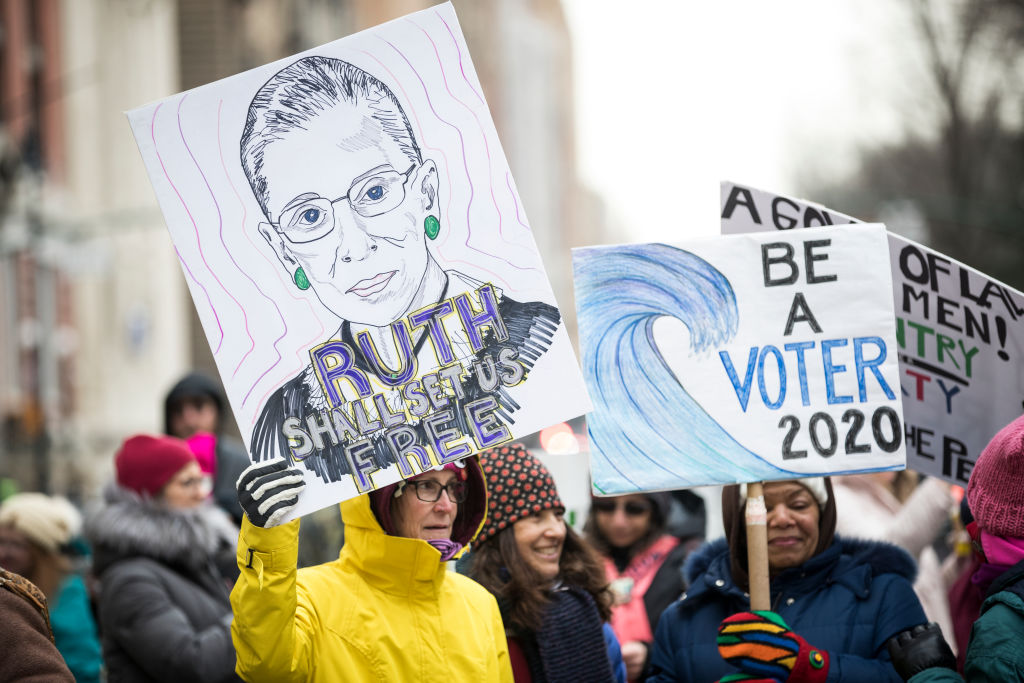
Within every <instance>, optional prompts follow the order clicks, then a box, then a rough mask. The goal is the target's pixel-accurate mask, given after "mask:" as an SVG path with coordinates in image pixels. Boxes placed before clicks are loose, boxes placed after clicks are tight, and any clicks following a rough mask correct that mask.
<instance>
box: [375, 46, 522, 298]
mask: <svg viewBox="0 0 1024 683" xmlns="http://www.w3.org/2000/svg"><path fill="white" fill-rule="evenodd" d="M381 40H384V42H385V43H387V44H388V45H389V46H390V47H391V49H392V50H394V51H395V53H396V54H398V56H399V57H401V58H402V59H403V60H404V61H405V63H406V64H407V65H408V67H409V69H410V70H411V71H412V73H413V75H414V76H416V79H417V80H418V81H419V82H420V85H421V86H422V87H423V92H424V96H425V97H426V99H427V105H428V106H429V107H430V111H431V112H433V114H434V116H435V117H436V118H437V120H438V121H440V122H441V123H443V124H445V125H447V126H450V127H451V128H453V129H454V130H455V132H456V134H458V136H459V145H460V152H461V154H462V166H463V169H464V170H465V173H466V177H467V178H471V176H470V173H469V160H468V159H467V158H466V140H465V138H464V137H463V135H462V130H461V129H459V127H458V126H456V125H455V124H453V123H452V122H451V121H448V120H447V119H445V118H443V117H442V116H441V115H440V114H439V113H438V112H437V109H436V108H435V107H434V102H433V99H432V98H431V97H430V91H429V90H428V88H427V84H426V83H425V82H424V80H423V77H422V76H420V73H419V71H417V70H416V67H414V66H413V64H412V62H411V61H410V60H409V58H408V57H406V56H405V54H404V53H403V52H402V51H401V50H399V49H398V48H397V47H395V45H394V44H393V43H391V42H390V41H388V40H386V39H383V38H382V39H381ZM474 197H475V190H474V188H473V183H472V180H470V183H469V202H468V203H467V204H466V226H467V233H466V239H465V241H464V242H463V246H465V247H466V249H468V250H470V251H475V252H476V253H478V254H482V255H484V256H487V257H490V258H497V257H496V256H495V255H494V254H490V253H488V252H486V251H483V250H482V249H478V248H476V247H474V246H472V245H471V244H470V243H469V238H470V234H471V233H472V228H471V227H470V226H471V221H470V218H469V214H470V210H471V209H472V206H473V199H474ZM498 260H503V259H500V258H499V259H498ZM509 265H512V264H509ZM476 267H477V269H478V270H479V266H476ZM489 274H490V275H493V276H494V278H493V279H494V280H497V281H499V282H500V283H501V284H502V286H504V287H505V288H507V289H511V287H510V286H509V284H508V282H507V281H505V280H504V279H503V278H501V277H500V276H499V275H498V274H497V273H493V272H490V273H489Z"/></svg>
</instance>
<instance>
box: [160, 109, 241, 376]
mask: <svg viewBox="0 0 1024 683" xmlns="http://www.w3.org/2000/svg"><path fill="white" fill-rule="evenodd" d="M186 99H188V95H185V96H183V97H182V98H181V99H180V100H178V134H179V135H180V136H181V144H182V145H184V147H185V151H186V152H187V153H188V157H189V159H191V160H192V164H193V165H194V166H195V167H196V171H198V172H199V177H200V178H202V179H203V184H204V185H206V191H207V192H209V193H210V199H212V200H213V207H214V208H215V209H216V210H217V235H218V236H219V238H220V243H221V245H222V246H223V247H224V251H225V252H226V253H227V255H228V258H229V259H230V260H231V263H232V264H234V266H235V268H238V270H239V272H241V273H242V274H243V275H245V276H246V277H249V276H248V275H246V273H245V271H243V270H242V268H241V267H240V266H239V265H238V263H237V262H236V261H235V257H234V256H232V255H231V252H230V251H229V250H228V245H226V244H224V214H222V213H221V211H220V204H219V203H218V202H217V196H216V195H215V194H214V193H213V188H211V187H210V181H209V180H207V178H206V174H205V173H203V168H202V167H201V166H200V165H199V162H198V161H196V156H195V154H193V153H192V148H191V147H189V144H188V140H186V139H185V129H184V128H183V127H182V125H181V108H182V107H183V106H184V105H185V100H186ZM217 116H218V121H219V117H220V110H219V109H218V110H217ZM218 133H219V131H218ZM196 241H197V242H198V241H199V233H198V232H197V233H196ZM199 254H200V255H203V245H202V244H201V243H200V244H199ZM203 262H204V263H205V262H206V258H205V256H204V257H203ZM207 267H209V266H207ZM210 272H211V273H213V271H212V270H211V271H210ZM213 277H214V279H215V280H217V284H218V285H220V286H221V289H223V290H224V293H225V294H227V295H228V296H229V297H231V300H232V301H234V302H235V304H236V305H237V306H238V308H239V310H241V311H242V321H243V322H244V327H245V334H246V336H247V337H249V350H248V351H246V352H245V355H244V356H242V360H241V361H239V363H238V366H236V367H235V372H234V373H232V374H231V377H232V379H234V377H235V374H237V373H238V367H239V366H241V364H242V362H244V361H245V359H246V358H247V357H248V356H249V354H251V353H252V351H253V349H255V348H256V340H255V339H253V337H252V332H250V331H249V315H248V313H246V311H245V306H243V305H242V302H240V301H239V300H238V299H236V298H235V296H234V295H233V294H232V293H231V292H230V291H228V288H227V287H225V286H224V283H222V282H221V281H220V279H219V278H218V277H217V275H216V274H214V276H213ZM251 281H252V279H251V278H250V282H251ZM253 284H255V283H253Z"/></svg>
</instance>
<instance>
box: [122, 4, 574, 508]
mask: <svg viewBox="0 0 1024 683" xmlns="http://www.w3.org/2000/svg"><path fill="white" fill-rule="evenodd" d="M128 116H129V119H130V122H131V125H132V129H133V131H134V133H135V137H136V141H137V142H138V145H139V149H140V151H141V152H142V156H143V159H144V161H145V164H146V168H147V171H148V172H149V176H150V179H151V181H152V183H153V186H154V188H155V189H156V193H157V197H158V199H159V201H160V205H161V208H162V210H163V213H164V216H165V219H166V221H167V225H168V228H169V230H170V233H171V237H172V240H173V242H174V246H175V249H176V250H177V252H178V255H179V258H180V260H181V264H182V268H183V270H184V273H185V276H186V279H187V281H188V285H189V288H190V290H191V293H192V297H193V300H194V301H195V304H196V308H197V310H198V312H199V316H200V318H201V320H202V323H203V327H204V329H205V331H206V334H207V338H208V340H209V342H210V346H211V348H212V350H213V354H214V358H215V360H216V362H217V367H218V369H219V371H220V374H221V377H222V379H223V381H224V384H225V388H226V390H227V393H228V396H229V398H230V400H231V405H232V408H233V409H234V413H235V416H236V418H237V419H238V421H239V425H240V427H241V432H242V435H243V437H244V438H245V440H246V445H247V446H248V448H249V452H250V456H251V457H252V458H253V459H254V460H257V461H259V460H266V459H269V458H271V457H274V456H285V457H288V458H290V459H292V460H293V461H294V462H296V463H298V464H299V465H300V466H301V467H302V468H303V469H304V470H305V471H306V478H307V483H308V484H312V485H311V486H308V487H307V491H306V493H305V494H303V497H302V499H301V500H300V504H299V507H298V509H297V510H296V513H295V516H298V515H301V514H305V513H306V512H310V511H312V510H315V509H318V508H320V507H324V506H325V505H328V504H330V503H332V502H336V501H338V500H343V499H345V498H349V497H352V496H355V495H357V494H359V493H363V492H366V491H368V490H371V489H373V488H377V487H380V486H384V485H386V484H389V483H392V482H394V481H397V480H398V479H399V478H400V477H409V476H413V475H415V474H418V473H419V472H421V471H423V470H424V469H427V468H431V467H435V466H437V465H439V464H441V463H444V462H448V461H451V460H454V459H457V458H460V457H463V456H466V455H469V454H471V453H474V452H477V451H478V450H481V449H484V448H488V447H492V446H495V445H497V444H499V443H502V442H504V441H508V440H510V439H513V438H516V437H518V436H523V435H526V434H530V433H533V432H535V431H537V430H539V429H541V428H543V427H545V426H547V425H549V424H551V423H555V422H559V421H564V420H567V419H571V418H573V417H575V416H577V415H580V414H582V413H584V412H586V411H587V410H588V409H589V400H588V398H587V396H586V390H585V388H584V385H583V380H582V377H581V376H580V373H579V368H578V365H577V363H576V359H575V357H574V354H573V351H572V347H571V345H570V343H569V339H568V336H567V335H566V333H565V328H564V325H563V323H562V318H561V315H560V313H559V311H558V308H557V307H556V305H555V300H554V296H553V294H552V291H551V287H550V284H549V282H548V280H547V276H546V274H545V272H544V268H543V265H542V263H541V260H540V257H539V255H538V252H537V248H536V244H535V243H534V240H533V236H532V233H531V231H530V227H529V224H528V223H527V222H526V218H525V213H524V210H523V207H522V206H521V204H520V201H519V196H518V194H517V192H516V189H515V184H514V183H513V181H512V176H511V174H510V172H509V169H508V164H507V162H506V160H505V157H504V154H503V152H502V150H501V145H500V144H499V142H498V138H497V134H496V131H495V129H494V125H493V123H492V121H491V117H490V114H489V112H488V109H487V105H486V103H485V102H484V99H483V95H482V91H481V88H480V83H479V81H478V79H477V76H476V73H475V71H474V70H473V65H472V63H471V61H470V59H469V53H468V51H467V49H466V44H465V41H464V39H463V36H462V33H461V30H460V28H459V24H458V21H457V19H456V17H455V12H454V10H453V9H452V7H451V5H450V4H444V5H439V6H437V7H434V8H431V9H429V10H425V11H422V12H418V13H416V14H411V15H409V16H407V17H404V18H402V19H398V20H395V21H392V22H389V23H387V24H384V25H381V26H379V27H376V28H374V29H370V30H367V31H363V32H361V33H358V34H356V35H353V36H350V37H348V38H344V39H342V40H338V41H335V42H333V43H329V44H327V45H324V46H322V47H319V48H315V49H313V50H309V51H307V52H304V53H301V54H298V55H295V56H293V57H290V58H288V59H284V60H281V61H279V62H275V63H273V64H269V65H267V66H264V67H261V68H258V69H253V70H251V71H248V72H245V73H242V74H239V75H237V76H234V77H231V78H228V79H225V80H223V81H219V82H216V83H212V84H210V85H207V86H204V87H201V88H197V89H195V90H192V91H189V92H186V93H182V94H179V95H175V96H173V97H170V98H168V99H165V100H163V101H160V102H156V103H154V104H151V105H149V106H146V107H142V108H140V109H137V110H134V111H132V112H129V115H128Z"/></svg>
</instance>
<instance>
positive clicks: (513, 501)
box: [476, 443, 565, 543]
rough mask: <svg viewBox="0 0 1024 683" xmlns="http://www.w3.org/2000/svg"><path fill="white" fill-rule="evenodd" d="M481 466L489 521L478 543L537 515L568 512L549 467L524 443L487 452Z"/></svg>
mask: <svg viewBox="0 0 1024 683" xmlns="http://www.w3.org/2000/svg"><path fill="white" fill-rule="evenodd" d="M480 466H481V467H482V468H483V470H484V478H485V479H486V480H487V521H486V523H485V524H484V527H483V528H482V529H481V530H480V533H479V534H478V535H477V537H476V542H477V543H483V542H484V541H486V540H487V539H488V538H490V537H491V536H494V535H496V534H497V533H498V532H499V531H501V530H502V529H506V528H508V527H510V526H512V525H513V524H515V523H516V522H518V521H519V520H520V519H522V518H523V517H526V516H528V515H531V514H533V513H534V512H540V511H541V510H548V509H550V508H562V509H565V506H564V505H562V499H561V498H559V497H558V488H557V487H556V486H555V480H554V479H553V478H552V477H551V473H550V472H548V468H547V467H545V466H544V464H543V463H542V462H541V461H540V460H538V459H537V458H535V457H533V456H532V455H530V453H529V451H527V450H526V448H525V447H524V446H523V445H522V444H518V443H513V444H508V445H505V446H499V447H498V448H492V449H491V450H489V451H483V452H482V453H480Z"/></svg>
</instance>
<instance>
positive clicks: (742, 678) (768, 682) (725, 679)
mask: <svg viewBox="0 0 1024 683" xmlns="http://www.w3.org/2000/svg"><path fill="white" fill-rule="evenodd" d="M716 683H779V679H777V678H761V677H760V676H750V675H748V674H729V675H728V676H722V677H721V678H719V679H718V681H716Z"/></svg>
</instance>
